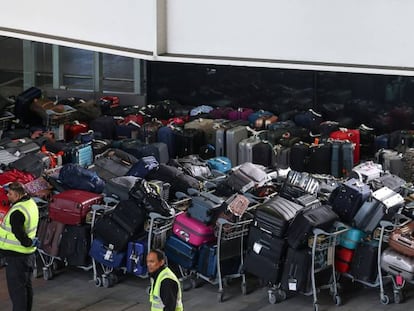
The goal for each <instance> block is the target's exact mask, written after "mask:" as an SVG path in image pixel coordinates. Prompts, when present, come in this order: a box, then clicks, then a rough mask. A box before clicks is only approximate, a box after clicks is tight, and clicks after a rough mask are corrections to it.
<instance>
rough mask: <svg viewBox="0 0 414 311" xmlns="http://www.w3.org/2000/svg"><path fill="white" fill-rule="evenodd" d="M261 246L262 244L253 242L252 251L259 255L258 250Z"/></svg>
mask: <svg viewBox="0 0 414 311" xmlns="http://www.w3.org/2000/svg"><path fill="white" fill-rule="evenodd" d="M262 247H263V245H262V244H260V243H257V242H255V243H254V244H253V251H254V252H255V253H256V254H258V255H260V251H261V250H262Z"/></svg>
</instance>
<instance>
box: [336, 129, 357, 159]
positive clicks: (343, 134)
mask: <svg viewBox="0 0 414 311" xmlns="http://www.w3.org/2000/svg"><path fill="white" fill-rule="evenodd" d="M330 137H331V138H333V139H338V140H348V141H350V142H351V143H353V144H354V165H357V164H358V163H359V155H360V148H361V146H360V144H361V135H360V133H359V130H350V129H341V130H339V131H335V132H332V133H331V134H330Z"/></svg>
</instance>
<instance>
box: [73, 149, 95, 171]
mask: <svg viewBox="0 0 414 311" xmlns="http://www.w3.org/2000/svg"><path fill="white" fill-rule="evenodd" d="M72 163H76V164H79V165H80V166H82V167H88V166H90V165H92V163H93V150H92V145H91V144H87V145H79V146H77V147H75V148H74V152H73V158H72Z"/></svg>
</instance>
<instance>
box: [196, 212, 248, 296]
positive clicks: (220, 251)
mask: <svg viewBox="0 0 414 311" xmlns="http://www.w3.org/2000/svg"><path fill="white" fill-rule="evenodd" d="M245 215H247V219H242V220H240V221H237V222H234V223H233V222H230V221H228V220H226V219H223V218H219V219H218V220H217V250H216V256H215V257H216V258H215V263H214V264H215V265H216V269H217V273H216V277H213V278H212V277H210V276H207V275H204V274H202V273H200V272H196V277H197V278H200V279H203V280H205V281H207V282H209V283H210V284H212V285H218V295H217V300H218V302H223V298H224V284H225V283H227V281H228V280H230V279H234V278H240V277H241V278H242V283H241V291H242V294H243V295H246V293H247V285H246V276H245V274H244V273H241V272H240V271H241V267H242V266H243V258H244V237H245V236H247V235H248V233H249V226H250V223H251V222H252V221H253V217H252V216H250V214H248V213H245ZM233 243H236V244H233ZM226 244H228V245H237V244H238V245H239V247H240V249H239V250H240V252H239V255H240V266H239V269H238V271H237V272H236V273H232V274H228V275H224V271H223V270H222V262H223V260H225V259H228V258H231V257H234V256H235V255H236V252H235V251H234V250H233V249H228V250H225V249H224V247H225V245H226ZM228 251H229V253H231V254H227V253H228ZM228 256H229V257H228Z"/></svg>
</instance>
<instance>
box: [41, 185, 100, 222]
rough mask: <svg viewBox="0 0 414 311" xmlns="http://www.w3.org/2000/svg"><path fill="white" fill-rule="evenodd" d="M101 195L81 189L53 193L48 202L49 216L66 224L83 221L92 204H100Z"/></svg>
mask: <svg viewBox="0 0 414 311" xmlns="http://www.w3.org/2000/svg"><path fill="white" fill-rule="evenodd" d="M102 198H103V196H102V195H101V194H96V193H92V192H88V191H83V190H66V191H63V192H61V193H58V194H56V195H54V196H53V197H52V199H51V201H50V204H49V217H50V219H52V220H56V221H59V222H61V223H64V224H66V225H78V224H82V223H84V222H85V218H86V214H88V212H89V211H90V210H91V206H92V205H93V204H101V203H102Z"/></svg>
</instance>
